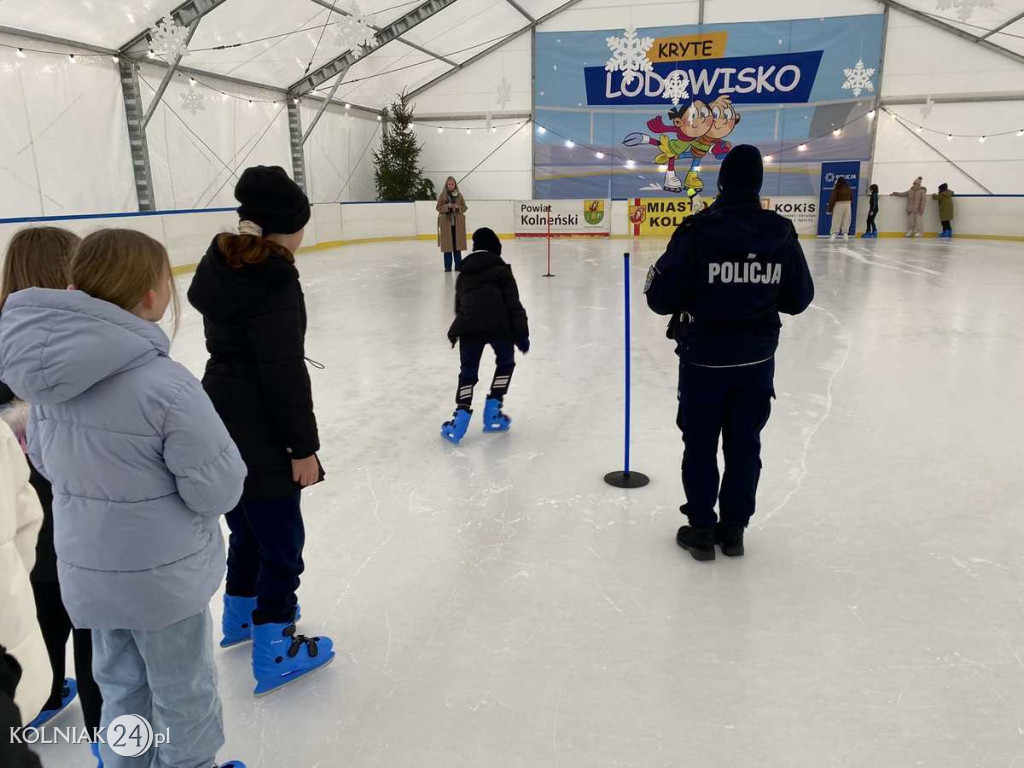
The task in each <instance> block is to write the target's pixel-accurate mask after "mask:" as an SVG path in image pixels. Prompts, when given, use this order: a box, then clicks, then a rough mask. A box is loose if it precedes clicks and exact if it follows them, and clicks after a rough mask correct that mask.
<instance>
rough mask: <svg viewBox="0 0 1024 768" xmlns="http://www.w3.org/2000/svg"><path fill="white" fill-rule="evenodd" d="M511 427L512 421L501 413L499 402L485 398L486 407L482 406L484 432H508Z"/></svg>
mask: <svg viewBox="0 0 1024 768" xmlns="http://www.w3.org/2000/svg"><path fill="white" fill-rule="evenodd" d="M511 426H512V419H510V418H509V417H508V416H506V415H505V414H504V413H502V412H501V400H498V399H497V398H495V397H489V398H487V405H486V406H484V432H508V430H509V428H510V427H511Z"/></svg>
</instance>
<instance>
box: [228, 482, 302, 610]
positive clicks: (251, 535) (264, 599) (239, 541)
mask: <svg viewBox="0 0 1024 768" xmlns="http://www.w3.org/2000/svg"><path fill="white" fill-rule="evenodd" d="M300 499H301V494H300V492H299V491H295V493H294V494H292V495H290V496H285V497H284V498H280V499H273V500H271V501H254V500H250V499H246V498H245V497H244V496H243V497H242V500H241V501H240V502H239V503H238V506H237V507H235V508H234V509H233V510H232V511H231V512H228V514H227V521H228V528H230V529H231V536H230V538H229V539H228V576H227V583H226V585H225V589H226V591H227V593H228V594H229V595H232V596H234V597H254V596H255V598H256V611H255V613H254V614H253V623H255V624H290V623H291V622H292V621H293V620H294V617H295V605H296V603H297V602H298V600H297V598H296V597H295V590H297V589H298V588H299V576H300V575H301V574H302V571H303V568H304V565H303V562H302V548H303V546H304V545H305V543H306V529H305V527H304V526H303V524H302V511H301V508H300V503H299V502H300Z"/></svg>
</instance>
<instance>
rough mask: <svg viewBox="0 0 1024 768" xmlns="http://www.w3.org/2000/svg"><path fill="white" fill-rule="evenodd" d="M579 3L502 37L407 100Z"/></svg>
mask: <svg viewBox="0 0 1024 768" xmlns="http://www.w3.org/2000/svg"><path fill="white" fill-rule="evenodd" d="M580 2H582V0H569V1H568V2H566V3H563V4H562V5H560V6H558V7H557V8H555V9H554V10H553V11H551V13H548V14H546V15H544V16H541V17H540V18H539V19H537V20H536V21H534V22H533V23H532V24H528V25H527V26H525V27H523V28H522V29H517V30H516V31H515V32H512V33H510V34H509V35H507V36H505V37H503V38H502V39H501V40H499V41H498V42H496V43H495V44H494V45H492V46H489V47H488V48H485V49H484V50H482V51H480V53H478V54H475V55H474V56H470V57H469V58H468V59H466V60H465V61H464V62H462V63H461V64H459V65H458V66H456V67H452V68H451V69H449V70H448V71H447V72H443V73H442V74H440V75H438V76H437V77H435V78H434V79H433V80H430V81H429V82H426V83H424V84H423V85H421V86H420V87H419V88H417V89H416V90H414V91H411V92H410V93H409V98H410V99H411V98H413V97H415V96H419V95H420V94H421V93H423V92H424V91H427V90H429V89H430V88H433V87H434V86H435V85H438V84H440V83H442V82H444V81H445V80H447V79H448V78H449V77H451V76H452V75H455V74H458V73H459V72H461V71H462V70H464V69H465V68H466V67H469V66H471V65H472V64H475V63H476V62H478V61H480V59H483V58H486V57H487V56H490V55H491V54H492V53H494V52H495V51H496V50H498V49H499V48H502V47H504V46H505V45H507V44H508V43H511V42H512V41H513V40H515V39H516V38H517V37H521V36H522V35H525V34H526V33H527V32H530V31H532V30H535V29H536V28H537V27H539V26H540V25H541V24H544V23H545V22H547V21H551V19H553V18H554V17H555V16H557V15H558V14H560V13H562V12H563V11H567V10H569V9H570V8H572V7H573V6H574V5H576V4H578V3H580ZM531 59H532V57H531Z"/></svg>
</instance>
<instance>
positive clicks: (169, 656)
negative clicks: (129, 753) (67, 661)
mask: <svg viewBox="0 0 1024 768" xmlns="http://www.w3.org/2000/svg"><path fill="white" fill-rule="evenodd" d="M70 278H71V283H72V285H73V286H75V289H74V290H63V291H57V290H43V289H36V288H33V289H29V290H24V291H18V292H17V293H15V294H12V295H11V296H10V298H9V299H8V300H7V303H6V304H5V305H4V310H3V314H2V315H0V377H2V378H3V379H4V380H5V381H6V382H7V384H8V385H9V386H10V388H11V389H12V390H13V391H14V393H15V394H16V395H17V396H18V397H20V398H22V399H23V400H26V401H27V402H29V403H31V404H32V412H31V421H30V423H29V431H28V434H29V446H28V447H29V455H30V457H31V460H32V463H33V464H34V465H35V467H36V468H37V469H38V470H39V472H40V473H41V474H42V475H43V476H44V477H46V478H47V479H49V481H50V482H51V483H52V484H53V497H54V498H53V523H54V544H55V548H56V553H57V573H58V577H59V579H60V587H61V594H62V596H63V599H64V605H65V607H66V608H67V611H68V615H69V616H70V618H71V621H72V623H73V624H74V625H75V626H76V627H88V628H91V629H92V642H93V674H94V675H95V677H96V682H97V683H98V684H99V687H100V691H101V692H102V694H103V713H102V724H103V726H104V727H106V728H109V726H110V723H111V722H112V721H113V720H114V719H116V718H117V717H119V716H121V715H129V714H132V715H139V716H142V717H144V718H146V719H147V720H149V721H150V722H151V723H152V725H153V728H154V730H159V731H163V730H165V729H170V732H171V734H172V738H171V741H170V743H169V744H165V745H162V746H161V747H160V749H159V752H157V753H156V754H155V756H154V762H153V764H154V765H158V766H161V767H163V766H175V767H177V766H195V767H196V768H207V767H209V766H213V765H215V762H216V754H217V751H218V750H219V749H220V748H221V747H222V746H223V744H224V727H223V717H222V713H221V703H220V698H219V697H218V695H217V682H216V671H215V669H214V665H213V642H212V634H211V633H212V620H211V616H210V608H209V604H210V598H211V597H212V596H213V594H214V592H216V590H217V588H218V586H219V585H220V582H221V579H222V578H223V576H224V543H223V538H222V536H221V533H220V521H219V518H220V516H221V515H223V514H224V513H225V512H227V511H228V510H230V509H231V508H233V507H234V506H235V504H236V503H237V502H238V499H239V497H240V496H241V495H242V485H243V481H244V479H245V465H244V464H243V462H242V459H241V456H239V453H238V449H237V448H235V444H234V443H233V442H232V441H231V438H230V437H229V435H228V432H227V430H226V429H225V428H224V425H223V424H222V423H221V421H220V419H219V418H218V417H217V413H216V411H215V410H214V409H213V405H212V404H211V403H210V399H209V398H208V397H207V395H206V393H205V392H203V388H202V386H201V385H200V384H199V382H198V381H197V380H196V379H195V378H194V377H193V376H192V375H191V374H190V373H189V372H188V371H187V370H186V369H185V368H184V367H183V366H181V365H179V364H177V363H175V362H174V361H172V360H171V359H170V357H168V350H169V347H170V340H169V339H168V338H167V335H166V334H165V333H164V332H163V330H161V329H160V327H159V326H158V325H157V323H158V322H159V321H160V320H161V318H163V316H164V313H165V311H166V310H167V306H168V305H169V304H170V303H171V302H172V300H173V301H174V302H175V304H176V303H177V301H176V296H175V293H174V285H173V283H172V281H171V270H170V262H169V260H168V258H167V251H166V250H165V249H164V247H163V246H162V245H161V244H160V243H158V242H157V241H155V240H153V239H152V238H150V237H148V236H146V235H144V234H142V233H141V232H135V231H131V230H117V229H111V230H101V231H99V232H96V233H94V234H92V235H90V236H89V237H87V238H85V240H83V241H82V243H81V245H80V246H79V247H78V249H77V250H76V251H75V255H74V257H73V259H72V262H71V273H70ZM100 752H101V757H102V759H103V762H104V764H105V765H106V766H107V768H131V767H132V766H135V765H138V763H137V762H136V760H135V759H134V758H128V757H123V756H120V755H118V754H116V753H115V752H113V751H112V750H111V748H110V744H109V742H108V744H104V745H101V747H100ZM224 765H227V766H232V768H240V766H241V765H242V764H241V763H238V762H232V763H227V764H224ZM222 768H223V766H222Z"/></svg>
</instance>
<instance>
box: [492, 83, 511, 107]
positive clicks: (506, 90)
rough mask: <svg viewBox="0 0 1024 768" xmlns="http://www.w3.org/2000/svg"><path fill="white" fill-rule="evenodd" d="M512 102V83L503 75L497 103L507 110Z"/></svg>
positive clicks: (499, 85) (499, 84)
mask: <svg viewBox="0 0 1024 768" xmlns="http://www.w3.org/2000/svg"><path fill="white" fill-rule="evenodd" d="M510 101H512V83H510V82H509V81H508V80H506V79H505V76H504V75H502V78H501V82H500V83H498V100H497V101H496V102H495V103H496V104H497V105H498V106H500V107H501V108H502V109H505V107H506V106H508V103H509V102H510Z"/></svg>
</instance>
